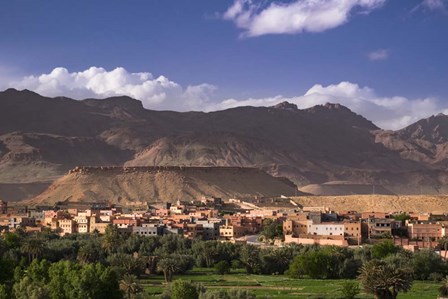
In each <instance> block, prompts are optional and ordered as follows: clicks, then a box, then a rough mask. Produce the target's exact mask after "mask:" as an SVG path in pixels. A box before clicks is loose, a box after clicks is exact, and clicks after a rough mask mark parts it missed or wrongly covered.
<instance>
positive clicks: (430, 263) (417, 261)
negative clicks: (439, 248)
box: [411, 249, 448, 280]
mask: <svg viewBox="0 0 448 299" xmlns="http://www.w3.org/2000/svg"><path fill="white" fill-rule="evenodd" d="M411 264H412V268H413V269H414V276H415V278H416V279H421V280H427V279H429V277H430V275H431V274H432V273H441V274H447V273H448V271H447V270H448V269H447V264H446V262H445V261H443V260H442V258H441V257H440V256H439V255H438V254H436V253H435V252H434V251H432V250H428V249H423V250H419V251H417V252H415V253H414V255H413V256H412V261H411Z"/></svg>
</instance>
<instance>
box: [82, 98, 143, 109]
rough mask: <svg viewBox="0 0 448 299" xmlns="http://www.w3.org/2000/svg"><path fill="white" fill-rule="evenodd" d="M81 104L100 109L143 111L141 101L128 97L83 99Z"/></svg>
mask: <svg viewBox="0 0 448 299" xmlns="http://www.w3.org/2000/svg"><path fill="white" fill-rule="evenodd" d="M83 102H84V103H85V104H87V105H88V106H95V107H100V108H107V107H109V108H110V107H120V108H125V109H138V110H140V109H144V108H143V104H142V102H141V101H139V100H136V99H134V98H131V97H128V96H116V97H110V98H105V99H85V100H83Z"/></svg>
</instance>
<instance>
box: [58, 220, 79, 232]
mask: <svg viewBox="0 0 448 299" xmlns="http://www.w3.org/2000/svg"><path fill="white" fill-rule="evenodd" d="M58 222H59V229H60V231H61V235H68V234H73V233H75V232H76V222H75V220H73V219H59V220H58Z"/></svg>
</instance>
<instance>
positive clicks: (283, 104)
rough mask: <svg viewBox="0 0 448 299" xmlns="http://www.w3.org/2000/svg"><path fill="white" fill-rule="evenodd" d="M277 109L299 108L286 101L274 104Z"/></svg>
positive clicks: (293, 109) (292, 109)
mask: <svg viewBox="0 0 448 299" xmlns="http://www.w3.org/2000/svg"><path fill="white" fill-rule="evenodd" d="M273 107H274V108H275V109H282V110H291V111H295V110H298V108H297V105H296V104H293V103H290V102H287V101H284V102H281V103H278V104H277V105H275V106H273Z"/></svg>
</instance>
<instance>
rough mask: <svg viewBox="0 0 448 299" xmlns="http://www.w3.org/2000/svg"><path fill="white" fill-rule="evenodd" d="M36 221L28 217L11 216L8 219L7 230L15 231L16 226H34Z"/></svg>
mask: <svg viewBox="0 0 448 299" xmlns="http://www.w3.org/2000/svg"><path fill="white" fill-rule="evenodd" d="M35 225H36V219H34V218H30V217H28V216H11V217H10V218H9V228H10V229H15V228H17V227H18V226H21V227H26V226H35Z"/></svg>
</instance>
